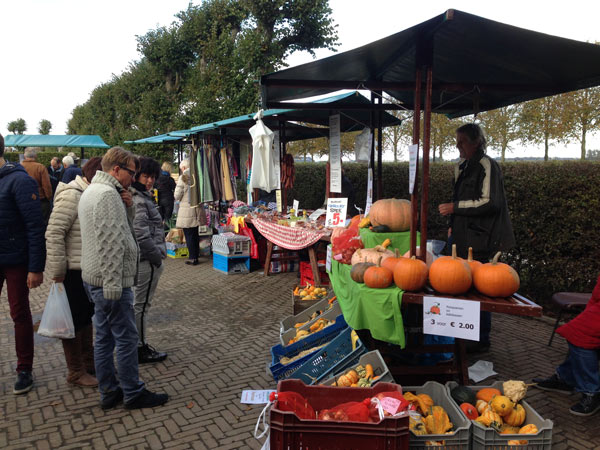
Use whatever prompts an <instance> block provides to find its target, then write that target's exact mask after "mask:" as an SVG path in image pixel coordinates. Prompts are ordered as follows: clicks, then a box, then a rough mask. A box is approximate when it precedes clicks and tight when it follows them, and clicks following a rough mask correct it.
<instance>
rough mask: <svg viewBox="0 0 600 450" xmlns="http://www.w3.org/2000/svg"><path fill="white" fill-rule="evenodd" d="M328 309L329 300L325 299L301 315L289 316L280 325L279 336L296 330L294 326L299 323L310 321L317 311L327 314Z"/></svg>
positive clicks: (334, 303) (335, 302)
mask: <svg viewBox="0 0 600 450" xmlns="http://www.w3.org/2000/svg"><path fill="white" fill-rule="evenodd" d="M333 305H337V300H334V301H333ZM338 307H339V306H338ZM328 309H329V299H328V298H324V299H323V300H319V301H317V303H315V304H314V305H313V306H311V307H310V308H306V309H305V310H304V311H302V312H301V313H299V314H296V315H291V316H287V317H286V318H284V319H283V320H282V321H281V322H280V324H279V334H280V335H281V334H283V333H284V332H285V331H287V330H289V329H290V328H294V325H296V324H297V323H301V322H306V321H307V320H308V319H310V316H312V315H313V313H315V312H317V311H322V312H325V311H327V310H328ZM314 320H316V318H315V319H314ZM311 322H313V321H311Z"/></svg>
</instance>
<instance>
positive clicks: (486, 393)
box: [475, 388, 502, 403]
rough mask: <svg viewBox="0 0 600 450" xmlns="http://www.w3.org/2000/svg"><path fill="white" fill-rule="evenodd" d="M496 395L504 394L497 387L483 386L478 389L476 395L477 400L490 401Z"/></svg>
mask: <svg viewBox="0 0 600 450" xmlns="http://www.w3.org/2000/svg"><path fill="white" fill-rule="evenodd" d="M494 395H502V392H500V391H499V390H498V389H496V388H483V389H479V390H478V391H477V393H476V394H475V397H477V400H483V401H484V402H486V403H489V402H490V401H491V400H492V398H493V397H494Z"/></svg>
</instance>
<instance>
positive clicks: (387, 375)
mask: <svg viewBox="0 0 600 450" xmlns="http://www.w3.org/2000/svg"><path fill="white" fill-rule="evenodd" d="M367 364H371V366H373V374H374V375H375V376H378V377H379V378H378V379H377V380H376V381H374V382H373V384H372V386H375V385H376V384H377V383H382V382H384V383H393V382H394V377H393V376H392V374H391V372H390V370H389V369H388V367H387V365H386V364H385V361H384V360H383V357H382V356H381V353H379V350H373V351H372V352H367V353H365V354H364V355H362V356H361V357H360V358H359V359H358V363H357V364H356V365H354V366H352V367H350V366H348V367H344V368H342V369H341V370H339V371H337V370H336V373H335V375H334V376H332V377H331V378H327V379H326V380H324V381H323V380H322V381H320V382H319V384H323V385H326V386H331V385H332V384H333V383H334V382H335V380H337V379H338V378H339V377H341V376H342V375H344V374H345V373H346V372H347V371H348V370H350V369H352V368H354V367H356V366H363V367H364V366H365V365H367Z"/></svg>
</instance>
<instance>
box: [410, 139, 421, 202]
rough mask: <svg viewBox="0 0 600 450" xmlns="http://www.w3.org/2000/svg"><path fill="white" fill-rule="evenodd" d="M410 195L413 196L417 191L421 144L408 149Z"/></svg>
mask: <svg viewBox="0 0 600 450" xmlns="http://www.w3.org/2000/svg"><path fill="white" fill-rule="evenodd" d="M408 155H409V159H408V175H409V178H408V193H409V194H412V193H413V191H414V190H415V180H416V178H417V160H418V158H419V144H413V145H410V146H409V147H408Z"/></svg>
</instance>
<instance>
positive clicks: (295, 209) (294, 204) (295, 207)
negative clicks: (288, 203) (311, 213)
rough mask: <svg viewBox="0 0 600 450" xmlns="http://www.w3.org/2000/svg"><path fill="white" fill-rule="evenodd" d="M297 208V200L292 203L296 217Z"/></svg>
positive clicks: (298, 204)
mask: <svg viewBox="0 0 600 450" xmlns="http://www.w3.org/2000/svg"><path fill="white" fill-rule="evenodd" d="M299 207H300V202H299V201H298V200H294V202H293V203H292V208H294V211H296V215H298V208H299Z"/></svg>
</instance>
